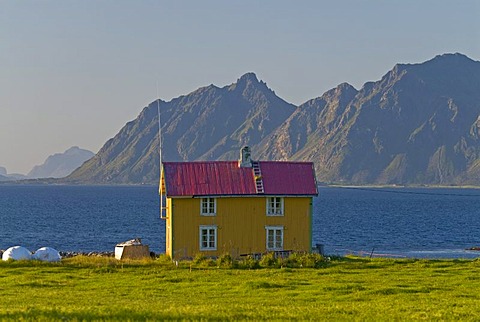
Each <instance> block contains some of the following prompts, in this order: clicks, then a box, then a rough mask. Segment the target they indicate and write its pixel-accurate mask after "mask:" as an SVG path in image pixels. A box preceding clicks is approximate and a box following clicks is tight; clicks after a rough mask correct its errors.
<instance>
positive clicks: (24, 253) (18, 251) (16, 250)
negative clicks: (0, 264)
mask: <svg viewBox="0 0 480 322" xmlns="http://www.w3.org/2000/svg"><path fill="white" fill-rule="evenodd" d="M2 259H3V260H4V261H8V260H9V259H13V260H22V259H25V260H28V259H32V253H30V251H29V250H28V249H26V248H25V247H22V246H13V247H10V248H9V249H7V250H6V251H5V252H4V253H3V255H2Z"/></svg>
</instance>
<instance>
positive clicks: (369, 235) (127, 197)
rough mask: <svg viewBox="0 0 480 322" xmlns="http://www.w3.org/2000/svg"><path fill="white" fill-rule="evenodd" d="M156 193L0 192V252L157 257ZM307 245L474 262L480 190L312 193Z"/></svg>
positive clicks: (479, 235) (24, 188)
mask: <svg viewBox="0 0 480 322" xmlns="http://www.w3.org/2000/svg"><path fill="white" fill-rule="evenodd" d="M157 191H158V189H157V187H151V186H141V187H138V186H53V185H52V186H51V185H47V186H43V185H42V186H36V185H0V249H6V248H8V247H10V246H14V245H22V246H25V247H27V248H28V249H30V250H32V251H34V250H36V249H38V248H40V247H43V246H50V247H54V248H56V249H58V250H68V251H85V252H88V251H112V250H113V249H114V247H115V245H116V244H117V243H119V242H122V241H125V240H129V239H132V238H136V237H140V238H142V241H143V242H144V243H145V244H148V245H149V246H150V249H151V250H153V251H155V252H157V253H158V252H164V251H165V246H164V238H165V237H164V236H165V223H164V221H163V220H161V219H159V212H158V208H159V200H158V194H157ZM319 192H320V195H319V197H318V198H315V200H314V218H313V241H314V243H315V244H316V243H321V244H323V245H324V247H325V252H326V253H327V254H336V255H345V254H359V255H364V256H370V255H372V256H389V257H420V258H424V257H429V258H476V257H480V252H476V251H467V250H465V249H466V248H469V247H474V246H477V247H478V246H480V207H479V205H480V190H476V189H406V188H398V189H391V188H390V189H346V188H320V190H319Z"/></svg>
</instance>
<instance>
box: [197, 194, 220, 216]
mask: <svg viewBox="0 0 480 322" xmlns="http://www.w3.org/2000/svg"><path fill="white" fill-rule="evenodd" d="M212 201H213V209H212V207H211V206H212V205H211V203H212ZM204 205H205V207H204ZM205 209H206V212H204V210H205ZM212 211H213V212H212ZM200 215H202V216H216V215H217V198H213V197H204V198H201V199H200Z"/></svg>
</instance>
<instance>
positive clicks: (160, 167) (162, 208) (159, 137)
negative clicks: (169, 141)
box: [157, 81, 166, 219]
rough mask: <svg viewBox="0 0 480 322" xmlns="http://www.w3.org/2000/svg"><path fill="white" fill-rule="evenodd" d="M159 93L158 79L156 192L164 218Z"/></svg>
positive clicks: (161, 214)
mask: <svg viewBox="0 0 480 322" xmlns="http://www.w3.org/2000/svg"><path fill="white" fill-rule="evenodd" d="M160 114H161V113H160V94H159V89H158V81H157V115H158V142H159V143H158V157H159V163H158V168H159V176H160V178H159V185H158V192H159V194H160V218H161V219H165V218H166V216H163V210H164V209H165V207H164V206H163V184H162V169H163V165H162V161H163V160H162V148H163V146H162V145H163V144H162V119H161V118H160Z"/></svg>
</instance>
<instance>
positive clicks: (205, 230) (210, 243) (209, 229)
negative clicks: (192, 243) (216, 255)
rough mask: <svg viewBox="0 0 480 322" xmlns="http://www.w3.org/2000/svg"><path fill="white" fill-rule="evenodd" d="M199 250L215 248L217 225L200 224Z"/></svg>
mask: <svg viewBox="0 0 480 322" xmlns="http://www.w3.org/2000/svg"><path fill="white" fill-rule="evenodd" d="M200 250H217V226H200Z"/></svg>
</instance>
